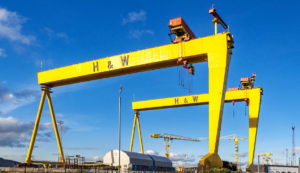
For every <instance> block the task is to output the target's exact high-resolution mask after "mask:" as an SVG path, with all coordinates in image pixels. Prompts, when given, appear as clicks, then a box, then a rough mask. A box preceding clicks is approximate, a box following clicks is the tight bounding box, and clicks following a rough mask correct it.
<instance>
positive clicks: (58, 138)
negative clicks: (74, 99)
mask: <svg viewBox="0 0 300 173" xmlns="http://www.w3.org/2000/svg"><path fill="white" fill-rule="evenodd" d="M46 95H47V99H48V104H49V109H50V113H51V118H52V123H53V128H54V131H55V136H56V141H57V145H58V149H59V153H60V158H61V162H62V163H65V159H64V152H63V148H62V145H61V141H60V137H59V133H58V129H57V124H56V119H55V114H54V110H53V105H52V101H51V97H50V92H49V91H48V92H47V93H46Z"/></svg>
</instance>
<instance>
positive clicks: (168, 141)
mask: <svg viewBox="0 0 300 173" xmlns="http://www.w3.org/2000/svg"><path fill="white" fill-rule="evenodd" d="M150 137H151V138H163V139H164V149H165V156H166V157H167V158H169V157H170V145H171V140H174V139H175V140H184V141H194V142H200V141H203V140H207V139H208V138H198V139H193V138H189V137H184V136H179V135H172V134H163V135H161V134H152V135H150Z"/></svg>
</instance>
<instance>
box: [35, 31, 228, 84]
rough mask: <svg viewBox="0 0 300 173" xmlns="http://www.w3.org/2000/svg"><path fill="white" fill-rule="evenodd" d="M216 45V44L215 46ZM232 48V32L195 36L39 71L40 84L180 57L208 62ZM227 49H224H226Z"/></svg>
mask: <svg viewBox="0 0 300 173" xmlns="http://www.w3.org/2000/svg"><path fill="white" fill-rule="evenodd" d="M212 45H214V46H212ZM232 47H233V40H232V38H231V35H230V33H228V32H227V33H222V34H218V35H215V36H208V37H203V38H198V39H193V40H190V41H187V42H181V43H178V44H168V45H164V46H159V47H154V48H149V49H144V50H139V51H135V52H130V53H124V54H120V55H115V56H111V57H106V58H101V59H96V60H92V61H87V62H83V63H79V64H74V65H70V66H66V67H61V68H56V69H52V70H48V71H42V72H39V73H38V82H39V84H41V85H47V86H49V87H56V86H62V85H68V84H74V83H79V82H85V81H90V80H96V79H101V78H108V77H114V76H121V75H125V74H130V73H137V72H143V71H149V70H154V69H160V68H166V67H172V66H177V65H178V64H177V61H178V58H182V59H186V60H188V61H189V62H190V63H198V62H205V61H208V54H212V55H213V54H214V52H216V50H217V51H219V49H223V51H224V52H226V53H227V48H228V49H229V50H230V49H231V48H232ZM224 49H225V50H224Z"/></svg>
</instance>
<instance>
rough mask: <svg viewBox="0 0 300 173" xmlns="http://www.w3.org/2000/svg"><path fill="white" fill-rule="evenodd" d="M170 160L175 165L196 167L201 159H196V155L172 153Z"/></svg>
mask: <svg viewBox="0 0 300 173" xmlns="http://www.w3.org/2000/svg"><path fill="white" fill-rule="evenodd" d="M170 160H171V161H172V162H173V166H174V167H195V166H197V165H198V163H199V160H196V159H195V157H194V156H189V155H187V154H176V153H170Z"/></svg>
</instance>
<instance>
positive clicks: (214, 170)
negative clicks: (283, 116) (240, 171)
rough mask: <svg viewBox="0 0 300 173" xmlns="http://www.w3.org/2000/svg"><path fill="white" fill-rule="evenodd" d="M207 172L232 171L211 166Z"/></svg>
mask: <svg viewBox="0 0 300 173" xmlns="http://www.w3.org/2000/svg"><path fill="white" fill-rule="evenodd" d="M207 173H231V171H230V170H229V169H227V168H211V169H209V170H208V171H207Z"/></svg>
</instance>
